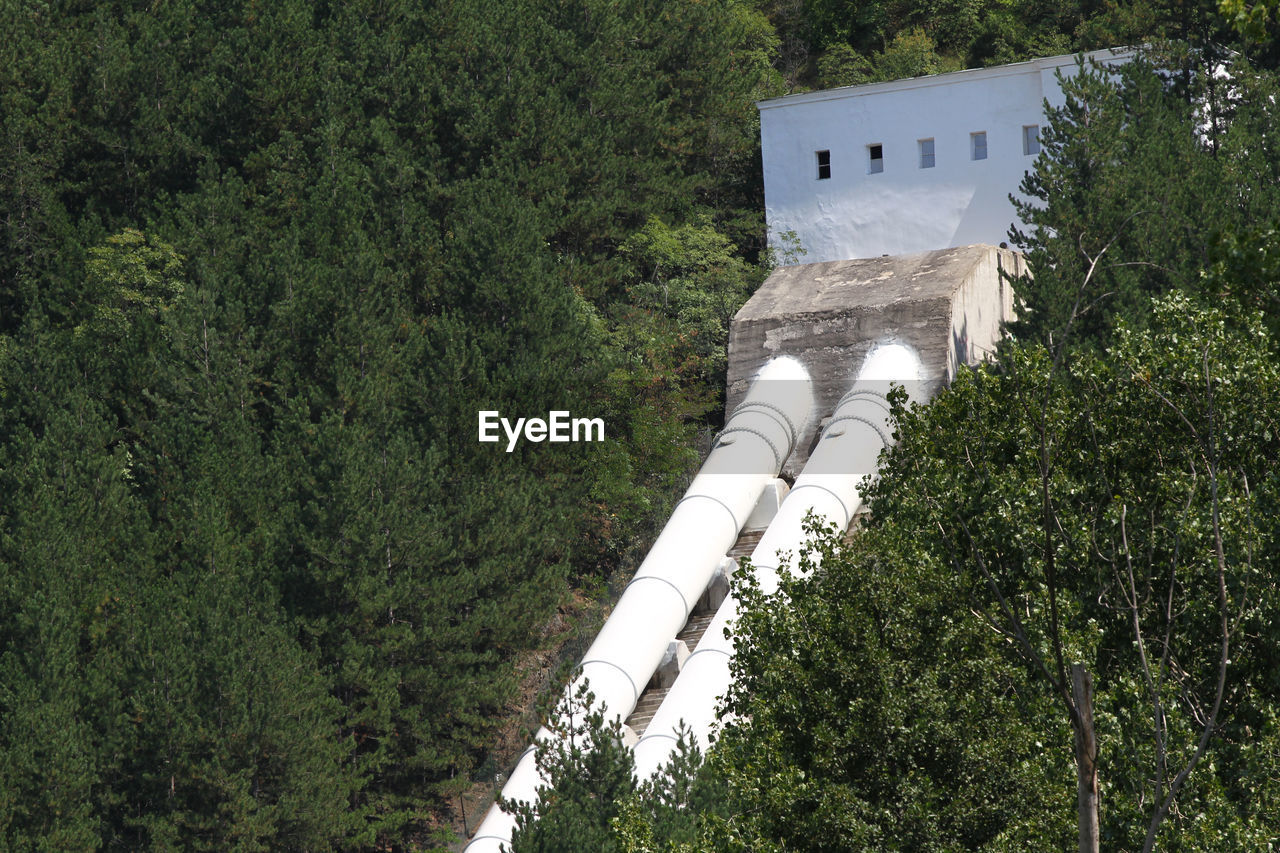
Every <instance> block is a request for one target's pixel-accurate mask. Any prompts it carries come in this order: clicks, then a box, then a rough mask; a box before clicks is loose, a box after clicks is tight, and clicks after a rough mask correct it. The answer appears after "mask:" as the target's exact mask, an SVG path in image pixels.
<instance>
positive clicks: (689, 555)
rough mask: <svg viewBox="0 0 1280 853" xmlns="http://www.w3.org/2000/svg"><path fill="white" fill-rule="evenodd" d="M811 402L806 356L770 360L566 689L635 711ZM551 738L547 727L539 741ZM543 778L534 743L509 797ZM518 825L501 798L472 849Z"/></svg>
mask: <svg viewBox="0 0 1280 853" xmlns="http://www.w3.org/2000/svg"><path fill="white" fill-rule="evenodd" d="M812 409H813V390H812V385H811V382H810V380H809V374H808V372H807V371H806V370H805V369H804V367H803V365H801V364H800V362H798V361H796V360H795V359H792V358H789V357H786V356H783V357H780V358H775V359H774V360H772V361H770V362H769V363H768V364H767V365H765V366H764V368H763V369H762V370H761V371H760V373H759V374H758V375H757V376H756V379H755V382H754V383H753V384H752V386H751V389H750V390H749V391H748V392H747V396H746V398H745V399H744V400H743V402H742V404H741V405H740V406H738V407H737V408H736V409H734V410H733V413H732V414H731V415H730V416H729V418H728V420H727V422H726V424H725V428H724V431H723V432H721V433H720V435H719V437H718V438H717V439H716V443H715V445H714V446H713V447H712V449H711V453H710V454H709V455H708V456H707V460H706V462H705V463H703V466H702V468H701V470H700V471H699V472H698V476H697V477H695V478H694V480H693V482H692V483H691V484H690V485H689V489H688V491H686V492H685V494H684V497H683V498H681V500H680V502H679V503H678V504H676V507H675V509H674V510H673V511H672V514H671V518H670V520H668V521H667V525H666V527H664V528H663V530H662V533H661V534H660V535H659V536H658V539H657V541H656V542H654V543H653V547H652V548H651V549H650V551H649V554H648V556H647V557H645V560H644V562H643V563H641V564H640V568H638V569H637V570H636V573H635V576H634V577H633V578H632V580H631V583H630V584H628V585H627V588H626V590H625V591H624V592H623V594H622V597H621V599H619V601H618V604H617V605H616V606H615V607H614V609H613V612H612V613H611V614H610V616H609V619H608V620H607V621H606V622H605V624H604V626H603V627H602V628H601V629H600V633H599V635H597V637H596V639H595V642H594V643H592V644H591V648H590V649H588V650H587V653H586V656H585V657H584V658H583V660H582V665H581V672H580V673H579V675H578V676H577V678H575V679H574V681H573V683H571V684H570V685H569V687H568V688H567V690H566V695H567V696H573V695H574V693H575V692H576V691H577V688H578V687H579V685H580V684H581V683H582V682H583V681H584V680H585V681H587V682H588V683H589V687H590V689H591V692H592V693H593V694H594V695H595V703H596V706H597V707H599V708H602V709H603V710H604V711H605V714H606V719H607V720H608V719H614V718H616V719H619V720H625V719H626V718H627V716H628V715H630V713H631V712H632V711H633V710H634V709H635V706H636V701H637V700H638V699H639V698H640V693H641V692H642V691H643V690H644V688H645V685H646V684H647V683H648V682H649V679H650V678H651V677H652V676H653V673H654V672H655V671H656V670H657V669H658V666H659V664H661V663H662V658H663V655H664V654H665V653H666V651H667V647H668V645H669V644H670V643H671V641H672V640H674V639H675V636H676V634H677V633H678V632H679V631H680V629H681V628H682V627H684V624H685V622H687V621H688V619H689V612H690V610H692V609H693V606H694V604H695V603H696V602H697V600H698V598H699V597H701V595H702V593H703V592H704V591H705V590H706V588H707V585H708V584H709V583H710V582H711V579H712V577H713V575H714V574H715V571H716V568H717V566H719V564H720V562H721V561H722V560H723V559H724V558H725V554H726V553H727V552H728V550H729V549H730V548H732V547H733V543H734V542H735V541H736V540H737V538H738V534H739V533H740V532H741V530H742V525H743V523H744V522H745V521H746V520H747V516H748V515H749V514H750V513H751V510H752V509H753V508H754V507H755V505H756V502H757V501H758V500H759V499H760V495H761V493H762V492H763V491H764V488H765V486H766V485H767V484H768V483H769V482H770V481H771V480H773V479H774V478H775V477H777V476H778V472H779V471H780V470H781V469H782V463H783V462H784V461H786V458H787V456H788V455H790V453H791V450H792V448H793V446H794V445H795V441H796V438H797V437H798V436H799V435H800V431H801V429H803V427H804V425H805V421H806V420H808V418H809V417H810V415H811V411H812ZM552 737H554V735H553V734H552V733H551V732H550V731H549V730H548V729H546V728H545V727H544V728H542V729H541V730H540V731H539V732H538V734H537V736H536V741H535V742H537V741H544V740H548V739H550V738H552ZM545 785H546V781H545V780H544V779H543V778H542V777H541V776H540V775H539V773H538V771H537V766H536V763H535V761H534V747H533V746H530V747H529V748H528V749H526V750H525V752H524V754H523V755H521V756H520V760H519V761H518V762H517V764H516V767H515V769H514V770H513V771H512V772H511V777H510V778H509V779H508V780H507V783H506V784H505V785H504V786H503V788H502V796H503V797H505V798H506V799H508V800H515V801H522V802H528V803H535V802H537V798H538V788H539V787H542V786H545ZM514 829H515V819H514V818H513V817H512V816H511V815H510V814H508V813H507V812H505V811H503V810H502V809H501V808H499V806H498V805H497V804H496V803H495V804H494V805H493V807H492V808H490V809H489V812H488V814H486V815H485V819H484V821H483V822H482V823H481V824H480V826H479V827H478V828H477V829H476V834H475V836H474V837H473V838H472V840H471V843H470V844H468V845H467V847H466V851H467V853H486V851H495V852H496V851H499V850H501V849H502V848H503V847H504V846H509V845H510V843H511V833H512V830H514Z"/></svg>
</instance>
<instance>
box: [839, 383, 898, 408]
mask: <svg viewBox="0 0 1280 853" xmlns="http://www.w3.org/2000/svg"><path fill="white" fill-rule="evenodd" d="M858 397H876V398H878V399H876V400H873V401H871V402H874V403H876V405H879V406H883V407H884V410H885V411H886V412H887V411H889V395H887V394H884V393H882V392H880V391H872V390H871V389H870V388H856V387H855V388H854V389H853V390H851V391H849V392H848V393H846V394H845V395H844V396H843V397H841V398H840V402H839V403H836V407H835V409H834V410H833V411H839V410H840V407H841V406H843V405H844V404H845V403H848V402H850V401H852V400H855V399H857V398H858Z"/></svg>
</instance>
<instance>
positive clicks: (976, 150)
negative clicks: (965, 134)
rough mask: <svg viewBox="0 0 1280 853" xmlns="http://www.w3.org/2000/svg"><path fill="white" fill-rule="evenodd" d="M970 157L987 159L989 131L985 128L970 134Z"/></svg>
mask: <svg viewBox="0 0 1280 853" xmlns="http://www.w3.org/2000/svg"><path fill="white" fill-rule="evenodd" d="M969 159H971V160H985V159H987V132H986V131H985V130H980V131H978V132H977V133H971V134H969Z"/></svg>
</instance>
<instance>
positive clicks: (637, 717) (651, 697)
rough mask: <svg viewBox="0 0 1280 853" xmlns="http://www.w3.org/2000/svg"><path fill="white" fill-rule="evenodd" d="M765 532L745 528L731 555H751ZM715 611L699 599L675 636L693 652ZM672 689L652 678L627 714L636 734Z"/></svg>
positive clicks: (647, 722) (643, 728)
mask: <svg viewBox="0 0 1280 853" xmlns="http://www.w3.org/2000/svg"><path fill="white" fill-rule="evenodd" d="M763 535H764V531H763V530H751V531H747V532H744V533H743V534H741V535H740V536H739V537H738V541H737V542H735V543H734V544H733V547H732V548H730V549H729V554H728V556H730V557H735V558H739V559H740V558H742V557H745V556H748V555H749V554H750V553H751V552H752V551H754V550H755V548H756V545H758V544H759V543H760V537H761V536H763ZM715 615H716V613H715V608H708V607H704V606H703V602H699V603H698V605H697V606H695V607H694V609H693V613H691V614H690V615H689V621H688V622H686V623H685V626H684V627H683V628H681V629H680V633H678V634H676V639H677V640H679V641H680V642H682V643H684V644H685V646H686V647H688V649H689V651H691V652H692V651H693V650H694V649H696V648H697V647H698V642H699V641H700V640H701V639H702V635H703V634H704V633H705V632H706V630H707V626H708V625H709V624H711V620H712V619H713V618H714V617H715ZM669 689H670V688H668V687H662V686H659V685H657V684H654V683H652V682H650V684H649V685H648V686H647V687H646V688H645V691H644V692H643V693H641V694H640V701H638V702H637V703H636V708H635V710H634V711H632V712H631V716H629V717H627V721H626V724H627V726H629V727H630V728H631V730H632V731H633V732H635V734H636V737H643V736H644V732H645V729H646V728H648V726H649V722H650V721H651V720H652V719H653V715H654V714H656V713H657V712H658V707H659V706H660V705H661V704H662V700H663V699H665V698H666V697H667V691H668V690H669Z"/></svg>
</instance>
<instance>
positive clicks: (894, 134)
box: [756, 50, 1132, 263]
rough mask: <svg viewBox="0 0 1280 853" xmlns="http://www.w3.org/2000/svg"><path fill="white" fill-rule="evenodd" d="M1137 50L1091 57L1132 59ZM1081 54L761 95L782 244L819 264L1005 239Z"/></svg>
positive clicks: (767, 180)
mask: <svg viewBox="0 0 1280 853" xmlns="http://www.w3.org/2000/svg"><path fill="white" fill-rule="evenodd" d="M1131 55H1132V53H1131V52H1130V51H1112V50H1100V51H1095V52H1093V53H1091V54H1087V55H1086V56H1087V57H1088V58H1090V59H1094V60H1097V61H1099V62H1106V63H1116V62H1124V61H1125V60H1127V59H1128V58H1129V57H1130V56H1131ZM1076 69H1077V65H1076V57H1075V56H1074V55H1068V56H1052V57H1048V58H1046V59H1035V60H1032V61H1030V62H1019V63H1015V64H1013V65H1001V66H998V67H995V68H977V69H971V70H968V71H956V72H953V73H950V74H938V75H935V76H932V77H916V78H913V79H908V80H894V81H891V82H888V83H870V84H867V85H863V86H846V87H843V88H839V89H829V90H826V91H821V92H806V93H804V94H801V95H789V96H787V97H785V98H775V99H772V100H768V101H760V102H759V103H758V104H757V105H756V106H757V107H758V108H759V109H760V139H761V149H762V152H763V159H764V197H765V216H766V219H767V220H768V226H769V239H770V243H771V245H773V246H774V247H775V248H777V249H779V250H781V251H783V252H784V253H785V251H786V249H787V247H788V244H789V243H790V242H791V241H790V240H789V238H788V237H787V236H785V235H787V234H788V232H792V233H793V234H794V239H795V240H798V242H799V246H800V247H801V248H803V249H804V251H805V253H804V254H803V255H801V256H799V257H796V258H795V259H794V261H793V262H796V263H817V262H821V261H837V260H846V259H851V258H867V257H876V256H879V255H885V254H888V255H899V254H907V253H911V252H923V251H930V250H933V249H945V248H950V247H953V246H967V245H970V244H973V243H990V244H998V243H1000V242H1001V241H1002V240H1005V239H1006V235H1007V233H1008V230H1009V226H1010V225H1011V224H1012V223H1013V221H1014V219H1015V212H1014V208H1013V205H1012V204H1011V203H1010V202H1009V195H1010V194H1011V193H1016V192H1017V191H1018V186H1019V184H1020V183H1021V181H1022V176H1023V174H1024V173H1025V172H1026V171H1027V170H1028V169H1029V168H1031V165H1032V163H1033V162H1034V161H1035V155H1036V154H1037V153H1039V150H1040V145H1039V129H1040V126H1041V125H1042V124H1043V123H1044V121H1045V118H1044V116H1045V113H1044V102H1045V101H1046V100H1047V101H1048V102H1049V103H1050V104H1051V105H1054V106H1060V105H1061V104H1062V103H1063V101H1064V98H1063V95H1062V90H1061V88H1060V87H1059V85H1058V82H1057V79H1056V77H1055V74H1056V73H1057V72H1061V73H1062V74H1063V75H1064V76H1069V75H1071V74H1074V73H1075V72H1076Z"/></svg>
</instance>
